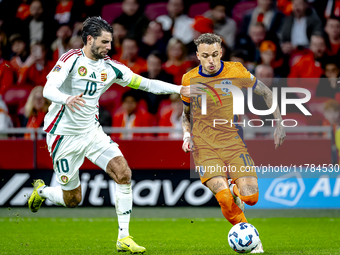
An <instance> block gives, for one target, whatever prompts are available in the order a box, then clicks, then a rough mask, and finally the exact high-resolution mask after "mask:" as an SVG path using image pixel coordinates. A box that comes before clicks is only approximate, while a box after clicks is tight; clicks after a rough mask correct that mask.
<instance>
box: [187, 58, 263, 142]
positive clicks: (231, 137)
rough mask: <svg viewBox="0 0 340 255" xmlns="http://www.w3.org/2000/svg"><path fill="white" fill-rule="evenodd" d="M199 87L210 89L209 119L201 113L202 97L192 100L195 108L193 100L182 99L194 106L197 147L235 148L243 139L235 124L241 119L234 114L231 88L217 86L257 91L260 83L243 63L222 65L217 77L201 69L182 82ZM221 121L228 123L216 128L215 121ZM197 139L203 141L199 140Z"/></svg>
mask: <svg viewBox="0 0 340 255" xmlns="http://www.w3.org/2000/svg"><path fill="white" fill-rule="evenodd" d="M199 83H203V84H205V85H206V99H207V100H206V105H207V107H206V111H207V113H206V115H203V114H202V112H201V111H202V96H199V97H196V98H192V101H191V104H190V98H188V97H183V96H182V101H183V103H184V104H185V105H189V104H190V107H191V114H192V119H193V130H192V132H193V137H194V146H198V147H200V144H201V145H203V144H202V143H201V142H203V141H205V142H207V143H208V144H209V145H210V146H212V147H214V148H221V147H225V146H233V145H234V144H235V143H237V141H238V140H239V139H243V133H242V127H241V126H240V125H239V124H234V123H235V122H239V116H238V115H234V114H233V112H234V111H233V95H232V92H231V91H230V90H229V89H228V88H216V87H215V85H216V84H227V85H233V86H235V87H237V88H239V89H242V88H249V87H250V88H251V87H252V88H253V89H255V87H256V84H257V79H256V78H255V77H254V76H253V75H252V74H251V73H250V72H248V71H247V69H246V68H245V67H244V66H243V65H242V64H241V63H239V62H222V61H221V68H220V70H219V71H218V72H217V73H215V74H214V75H206V74H204V73H203V72H202V66H198V67H196V68H194V69H193V70H191V71H189V72H187V73H186V74H185V75H184V76H183V78H182V84H183V85H184V86H188V85H190V84H199ZM217 119H219V120H224V121H223V122H226V121H228V122H227V123H225V124H217V125H215V127H214V120H217ZM219 123H221V121H219ZM195 136H196V137H197V138H198V137H199V138H198V139H195ZM195 140H196V141H198V142H197V143H196V142H195ZM199 141H201V142H199ZM226 142H227V143H226Z"/></svg>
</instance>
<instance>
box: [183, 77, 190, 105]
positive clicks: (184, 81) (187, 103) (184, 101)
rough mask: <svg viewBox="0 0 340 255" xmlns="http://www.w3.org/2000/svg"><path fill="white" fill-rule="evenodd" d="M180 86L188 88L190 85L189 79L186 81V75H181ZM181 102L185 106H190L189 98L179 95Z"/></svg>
mask: <svg viewBox="0 0 340 255" xmlns="http://www.w3.org/2000/svg"><path fill="white" fill-rule="evenodd" d="M182 85H183V86H189V85H190V79H187V76H186V75H183V77H182ZM181 98H182V101H183V103H184V104H185V105H190V97H185V96H183V95H181Z"/></svg>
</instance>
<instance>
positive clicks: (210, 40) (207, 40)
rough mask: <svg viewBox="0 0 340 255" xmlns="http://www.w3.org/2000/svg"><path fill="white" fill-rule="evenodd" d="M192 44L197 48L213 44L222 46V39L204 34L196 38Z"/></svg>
mask: <svg viewBox="0 0 340 255" xmlns="http://www.w3.org/2000/svg"><path fill="white" fill-rule="evenodd" d="M194 43H195V44H196V46H197V47H198V46H199V45H200V44H209V45H210V44H214V43H218V44H219V45H221V44H222V39H221V37H219V36H218V35H215V34H211V33H205V34H201V35H200V37H198V38H197V39H196V40H194Z"/></svg>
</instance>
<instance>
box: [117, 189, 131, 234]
mask: <svg viewBox="0 0 340 255" xmlns="http://www.w3.org/2000/svg"><path fill="white" fill-rule="evenodd" d="M131 211H132V188H131V184H117V183H116V213H117V216H118V239H122V238H124V237H126V236H128V235H129V223H130V214H131Z"/></svg>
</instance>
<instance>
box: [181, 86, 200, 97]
mask: <svg viewBox="0 0 340 255" xmlns="http://www.w3.org/2000/svg"><path fill="white" fill-rule="evenodd" d="M204 88H205V86H204V85H202V84H195V85H190V86H181V95H182V96H185V97H196V96H198V95H202V94H203V93H204V91H203V89H204Z"/></svg>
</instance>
